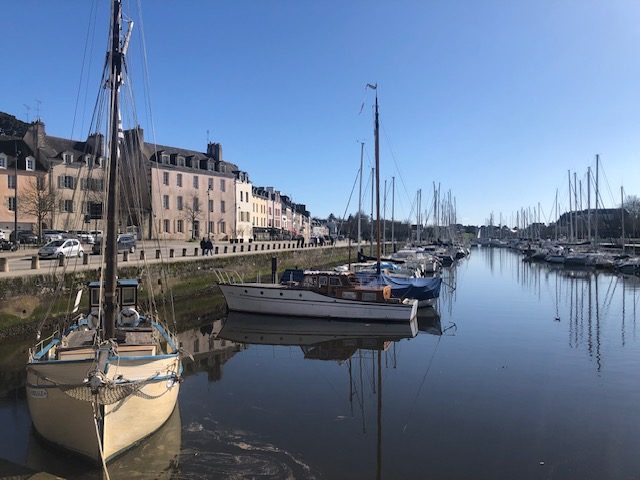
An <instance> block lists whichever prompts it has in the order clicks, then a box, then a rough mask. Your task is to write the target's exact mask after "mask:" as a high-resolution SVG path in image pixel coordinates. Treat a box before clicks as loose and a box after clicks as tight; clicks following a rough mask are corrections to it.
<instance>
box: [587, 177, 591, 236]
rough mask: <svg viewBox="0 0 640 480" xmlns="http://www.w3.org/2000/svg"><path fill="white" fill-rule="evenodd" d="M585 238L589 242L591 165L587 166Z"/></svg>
mask: <svg viewBox="0 0 640 480" xmlns="http://www.w3.org/2000/svg"><path fill="white" fill-rule="evenodd" d="M587 239H588V240H589V243H591V167H588V168H587Z"/></svg>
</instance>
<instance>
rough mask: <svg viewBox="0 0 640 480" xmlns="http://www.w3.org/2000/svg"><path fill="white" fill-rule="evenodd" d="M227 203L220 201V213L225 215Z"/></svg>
mask: <svg viewBox="0 0 640 480" xmlns="http://www.w3.org/2000/svg"><path fill="white" fill-rule="evenodd" d="M225 206H226V205H225V203H224V200H222V201H220V213H225V212H226V208H225Z"/></svg>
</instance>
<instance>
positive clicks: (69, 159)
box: [62, 153, 73, 165]
mask: <svg viewBox="0 0 640 480" xmlns="http://www.w3.org/2000/svg"><path fill="white" fill-rule="evenodd" d="M62 163H64V164H65V165H69V164H70V163H73V153H63V154H62Z"/></svg>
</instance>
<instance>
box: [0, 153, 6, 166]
mask: <svg viewBox="0 0 640 480" xmlns="http://www.w3.org/2000/svg"><path fill="white" fill-rule="evenodd" d="M6 168H7V155H6V154H4V153H0V169H2V170H4V169H6Z"/></svg>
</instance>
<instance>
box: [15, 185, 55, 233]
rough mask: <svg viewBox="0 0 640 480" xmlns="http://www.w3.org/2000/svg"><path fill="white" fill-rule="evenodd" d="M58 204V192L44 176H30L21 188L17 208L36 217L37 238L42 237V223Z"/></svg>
mask: <svg viewBox="0 0 640 480" xmlns="http://www.w3.org/2000/svg"><path fill="white" fill-rule="evenodd" d="M57 205H58V192H57V191H56V190H55V188H53V187H52V186H50V185H49V182H47V181H46V179H45V177H44V176H39V177H31V178H30V179H29V184H28V186H27V188H26V189H24V190H22V192H21V193H20V196H19V201H18V210H19V212H20V213H22V214H24V215H32V216H34V217H36V222H37V225H38V238H40V239H41V238H42V224H43V222H44V220H45V218H46V216H47V215H51V214H52V213H53V212H54V211H55V208H56V206H57Z"/></svg>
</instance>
